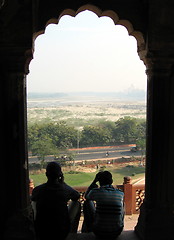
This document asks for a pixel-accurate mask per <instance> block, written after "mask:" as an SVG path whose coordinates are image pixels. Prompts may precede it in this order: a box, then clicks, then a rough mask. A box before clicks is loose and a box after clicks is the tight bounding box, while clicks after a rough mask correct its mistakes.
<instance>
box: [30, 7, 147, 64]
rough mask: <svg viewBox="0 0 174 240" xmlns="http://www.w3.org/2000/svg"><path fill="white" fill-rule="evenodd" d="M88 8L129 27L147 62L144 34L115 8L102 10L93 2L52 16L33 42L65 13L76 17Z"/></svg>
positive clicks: (140, 55)
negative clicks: (54, 16) (120, 15)
mask: <svg viewBox="0 0 174 240" xmlns="http://www.w3.org/2000/svg"><path fill="white" fill-rule="evenodd" d="M86 10H88V11H91V12H93V13H95V14H96V15H97V16H98V17H99V18H100V17H109V18H111V19H112V20H113V22H114V24H115V25H122V26H124V27H125V28H126V29H127V31H128V34H129V35H130V36H134V37H135V39H136V40H137V52H138V54H139V57H140V59H141V60H142V61H143V62H144V63H145V57H146V48H145V40H144V37H143V34H142V33H141V32H139V31H136V30H135V29H134V28H133V25H132V24H131V22H130V21H128V20H126V19H120V18H119V16H118V14H117V13H116V12H115V11H113V10H104V11H102V10H101V9H100V8H98V7H97V6H94V5H91V4H86V5H83V6H82V7H80V8H79V9H77V11H75V10H73V9H65V10H63V11H62V12H61V14H60V15H59V16H58V18H51V19H49V20H48V21H47V22H46V24H45V28H44V29H41V30H40V31H38V32H36V33H34V34H33V42H34V41H35V40H36V38H37V37H38V36H39V35H41V34H44V33H45V29H46V27H47V26H48V25H49V24H58V23H59V21H60V19H61V17H63V16H65V15H69V16H72V17H75V16H77V15H78V14H79V13H81V12H83V11H86ZM33 45H34V44H33Z"/></svg>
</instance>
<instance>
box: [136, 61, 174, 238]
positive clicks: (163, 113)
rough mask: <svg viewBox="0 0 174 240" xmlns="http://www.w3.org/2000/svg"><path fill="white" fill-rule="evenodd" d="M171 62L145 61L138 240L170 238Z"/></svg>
mask: <svg viewBox="0 0 174 240" xmlns="http://www.w3.org/2000/svg"><path fill="white" fill-rule="evenodd" d="M173 63H174V59H171V58H169V57H156V58H154V57H151V58H150V61H149V59H148V68H147V76H148V89H147V92H148V95H147V158H146V159H147V160H146V189H145V194H146V198H145V201H144V204H143V206H142V209H141V212H140V217H139V221H138V224H137V226H136V228H135V230H136V232H137V233H138V235H139V236H140V237H141V239H147V240H154V239H158V240H166V239H167V240H172V239H173V236H174V200H173V199H174V187H173V175H174V154H173V149H174V145H173V144H174V75H173V73H174V71H173Z"/></svg>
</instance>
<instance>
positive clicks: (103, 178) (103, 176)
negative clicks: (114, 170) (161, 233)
mask: <svg viewBox="0 0 174 240" xmlns="http://www.w3.org/2000/svg"><path fill="white" fill-rule="evenodd" d="M98 181H99V183H100V186H102V185H108V184H109V185H110V184H112V183H113V180H112V174H111V173H110V172H109V171H103V172H100V174H99V176H98Z"/></svg>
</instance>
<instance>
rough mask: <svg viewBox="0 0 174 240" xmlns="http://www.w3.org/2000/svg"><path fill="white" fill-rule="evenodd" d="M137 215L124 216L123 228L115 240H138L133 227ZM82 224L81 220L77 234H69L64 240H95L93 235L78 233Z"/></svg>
mask: <svg viewBox="0 0 174 240" xmlns="http://www.w3.org/2000/svg"><path fill="white" fill-rule="evenodd" d="M137 220H138V215H137V214H135V215H131V216H129V215H126V216H125V222H124V224H125V226H124V230H123V232H122V233H121V235H120V236H119V237H118V238H117V240H138V238H137V236H136V234H135V233H134V227H135V225H136V223H137ZM81 224H82V219H81V221H80V223H79V229H78V233H77V234H74V233H72V234H69V235H68V237H67V239H66V240H95V239H96V238H95V235H94V234H93V233H80V229H81ZM107 240H109V239H107Z"/></svg>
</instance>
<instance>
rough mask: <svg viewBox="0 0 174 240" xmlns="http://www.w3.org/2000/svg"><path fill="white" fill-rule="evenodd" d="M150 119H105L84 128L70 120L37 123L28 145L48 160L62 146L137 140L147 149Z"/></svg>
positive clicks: (32, 128) (82, 145)
mask: <svg viewBox="0 0 174 240" xmlns="http://www.w3.org/2000/svg"><path fill="white" fill-rule="evenodd" d="M145 138H146V122H145V120H140V119H136V118H132V117H124V118H120V119H119V120H118V121H116V122H112V121H101V122H100V123H99V124H97V125H92V124H91V125H88V126H84V127H83V129H82V130H80V129H76V128H75V127H72V126H69V125H68V124H67V123H66V122H64V121H60V122H56V123H44V124H41V123H40V124H39V123H38V124H33V125H30V124H29V126H28V148H29V151H31V152H32V154H33V155H38V156H40V159H44V156H45V155H49V154H55V155H58V153H59V152H60V151H61V150H62V149H64V150H65V149H68V148H76V147H77V145H78V146H80V147H88V146H102V145H103V146H104V145H114V144H120V143H137V144H138V145H139V146H140V147H141V148H144V145H145Z"/></svg>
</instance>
